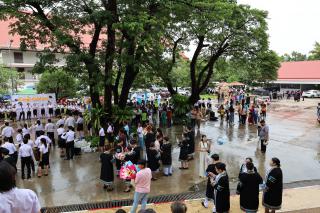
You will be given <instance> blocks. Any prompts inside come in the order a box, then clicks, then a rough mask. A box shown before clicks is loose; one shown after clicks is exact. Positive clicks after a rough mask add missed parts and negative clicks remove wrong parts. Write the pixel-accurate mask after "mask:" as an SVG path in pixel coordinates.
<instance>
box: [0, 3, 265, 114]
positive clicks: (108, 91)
mask: <svg viewBox="0 0 320 213" xmlns="http://www.w3.org/2000/svg"><path fill="white" fill-rule="evenodd" d="M26 11H27V12H26ZM0 12H1V14H2V16H1V17H2V18H8V17H9V16H10V17H14V18H15V20H16V21H15V23H13V24H12V26H11V27H12V32H14V33H18V34H20V36H21V47H22V48H36V46H37V44H38V43H41V44H43V45H44V46H45V47H46V49H48V50H49V52H62V53H66V52H67V53H68V54H67V62H68V67H67V69H68V70H70V71H72V72H74V74H75V75H77V73H81V74H80V75H81V76H82V77H85V78H86V79H87V81H88V85H89V93H90V96H91V99H92V101H93V105H94V106H96V105H97V104H99V95H100V93H101V91H100V89H99V88H100V86H101V85H102V87H103V94H104V96H105V98H104V100H105V103H104V107H105V109H106V111H107V112H109V113H112V110H111V108H112V106H111V103H112V97H113V100H114V103H115V104H117V105H119V107H120V108H122V109H124V108H125V106H126V103H127V98H128V94H129V91H130V88H131V87H132V86H134V80H135V79H136V77H137V76H139V77H141V76H142V77H143V76H144V75H145V74H147V75H148V72H149V74H150V70H151V71H152V72H151V73H156V75H157V76H159V77H160V78H161V79H162V80H163V82H164V84H165V85H166V86H167V87H168V89H169V91H170V92H171V93H172V94H174V93H175V90H174V89H173V88H174V87H175V86H178V85H177V84H180V83H181V84H184V83H185V79H186V78H189V79H190V82H191V88H192V95H191V97H190V99H189V101H190V103H194V102H195V101H197V100H198V98H199V94H200V93H201V92H202V91H203V90H204V89H205V88H206V87H207V85H208V83H209V82H210V79H211V78H212V76H213V75H214V67H215V64H216V63H217V61H218V60H219V59H220V58H222V57H224V58H226V59H228V60H231V59H233V58H235V59H245V60H254V59H255V58H258V56H262V55H263V54H267V53H268V36H267V34H266V30H267V24H266V21H265V19H266V17H267V13H266V12H264V11H260V10H257V9H252V8H250V7H249V6H246V5H239V4H237V1H235V0H214V1H212V0H108V1H107V0H81V1H79V0H59V1H50V0H42V1H35V0H25V1H21V0H3V1H2V4H1V11H0ZM190 45H194V46H195V48H196V49H195V52H194V54H193V57H192V59H191V61H189V62H186V64H182V65H181V67H180V66H179V67H178V65H177V62H178V63H180V62H179V60H178V56H179V52H180V51H182V50H187V49H188V48H189V47H190ZM43 59H44V61H42V63H43V62H45V61H46V60H52V58H50V57H43ZM45 59H46V60H45ZM186 70H187V72H188V73H186V72H185V71H186ZM177 71H178V72H183V76H184V78H182V79H183V80H182V81H181V82H180V81H176V77H177V76H180V73H179V74H178V75H177ZM84 75H85V76H84ZM151 76H152V75H151ZM136 83H137V84H139V82H136ZM146 83H147V82H146Z"/></svg>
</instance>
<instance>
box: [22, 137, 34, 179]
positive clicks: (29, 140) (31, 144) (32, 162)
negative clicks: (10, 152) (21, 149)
mask: <svg viewBox="0 0 320 213" xmlns="http://www.w3.org/2000/svg"><path fill="white" fill-rule="evenodd" d="M25 139H27V140H28V143H27V145H29V146H30V147H31V149H32V152H34V149H35V148H34V147H35V145H34V143H33V141H32V140H31V138H30V134H28V135H26V136H25V137H23V140H25ZM34 161H35V157H34V154H33V158H31V162H30V163H31V170H32V172H33V174H34V173H35V167H34Z"/></svg>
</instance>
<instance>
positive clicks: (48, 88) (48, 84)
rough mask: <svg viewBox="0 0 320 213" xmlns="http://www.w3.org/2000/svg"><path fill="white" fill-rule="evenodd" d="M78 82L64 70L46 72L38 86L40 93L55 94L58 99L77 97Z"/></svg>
mask: <svg viewBox="0 0 320 213" xmlns="http://www.w3.org/2000/svg"><path fill="white" fill-rule="evenodd" d="M76 91H77V90H76V80H75V79H74V78H73V77H72V76H70V75H69V74H67V73H66V72H65V71H64V70H61V69H58V70H53V71H45V72H44V73H43V74H42V75H41V78H40V81H39V83H38V84H37V92H38V93H55V94H56V97H57V98H62V97H68V96H74V95H76Z"/></svg>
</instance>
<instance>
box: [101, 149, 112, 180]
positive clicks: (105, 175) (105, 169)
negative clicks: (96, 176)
mask: <svg viewBox="0 0 320 213" xmlns="http://www.w3.org/2000/svg"><path fill="white" fill-rule="evenodd" d="M112 159H113V156H112V155H111V154H110V153H102V154H101V155H100V161H101V173H100V179H101V180H102V181H104V182H113V180H114V173H113V164H112Z"/></svg>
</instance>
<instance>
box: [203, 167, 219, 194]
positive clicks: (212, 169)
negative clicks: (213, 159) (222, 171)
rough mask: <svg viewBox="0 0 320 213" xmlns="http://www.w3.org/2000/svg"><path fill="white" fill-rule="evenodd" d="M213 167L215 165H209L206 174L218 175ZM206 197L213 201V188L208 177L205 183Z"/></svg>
mask: <svg viewBox="0 0 320 213" xmlns="http://www.w3.org/2000/svg"><path fill="white" fill-rule="evenodd" d="M215 167H216V164H209V165H208V168H207V170H206V172H207V173H209V172H212V173H213V174H215V175H218V173H217V171H216V169H215ZM206 197H207V198H210V199H214V188H213V186H212V185H211V181H210V178H209V177H208V181H207V190H206Z"/></svg>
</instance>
